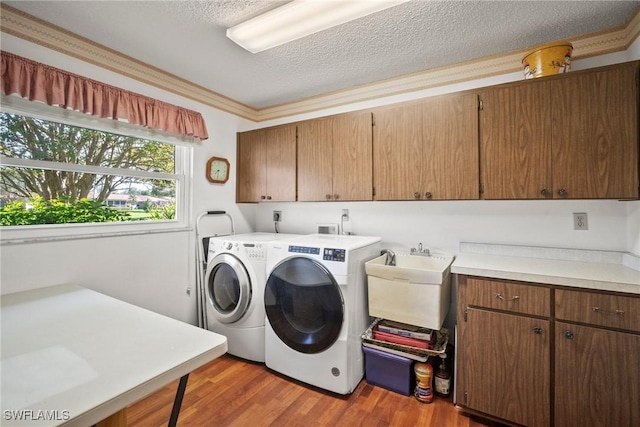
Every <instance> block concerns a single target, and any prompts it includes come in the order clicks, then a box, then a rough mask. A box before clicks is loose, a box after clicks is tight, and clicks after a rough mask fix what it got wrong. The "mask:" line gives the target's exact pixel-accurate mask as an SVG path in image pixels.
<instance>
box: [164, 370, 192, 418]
mask: <svg viewBox="0 0 640 427" xmlns="http://www.w3.org/2000/svg"><path fill="white" fill-rule="evenodd" d="M187 380H189V374H187V375H185V376H183V377H182V378H180V383H179V384H178V391H176V398H175V400H174V401H173V409H172V410H171V418H170V419H169V427H176V424H178V415H180V407H181V406H182V398H183V397H184V391H185V389H186V388H187Z"/></svg>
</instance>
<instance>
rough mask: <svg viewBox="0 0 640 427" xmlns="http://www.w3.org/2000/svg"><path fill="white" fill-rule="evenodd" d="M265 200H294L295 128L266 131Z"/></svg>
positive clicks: (293, 126)
mask: <svg viewBox="0 0 640 427" xmlns="http://www.w3.org/2000/svg"><path fill="white" fill-rule="evenodd" d="M265 144H266V158H267V161H266V195H267V200H273V201H280V202H293V201H295V200H296V126H295V125H291V126H278V127H274V128H269V129H267V130H266V142H265Z"/></svg>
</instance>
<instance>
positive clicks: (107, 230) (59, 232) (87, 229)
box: [0, 221, 191, 246]
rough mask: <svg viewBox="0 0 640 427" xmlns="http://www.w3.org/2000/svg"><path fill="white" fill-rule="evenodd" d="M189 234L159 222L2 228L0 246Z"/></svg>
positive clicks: (179, 226)
mask: <svg viewBox="0 0 640 427" xmlns="http://www.w3.org/2000/svg"><path fill="white" fill-rule="evenodd" d="M27 227H28V228H27ZM188 231H191V228H190V227H188V226H186V225H184V224H182V223H180V222H178V221H158V222H154V223H153V224H139V223H138V224H136V223H125V224H123V223H113V224H108V225H105V224H65V225H61V226H52V225H42V226H33V225H31V226H26V227H2V228H0V246H9V245H21V244H32V243H46V242H60V241H68V240H86V239H101V238H109V237H124V236H139V235H145V234H159V233H180V232H188Z"/></svg>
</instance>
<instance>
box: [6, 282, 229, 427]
mask: <svg viewBox="0 0 640 427" xmlns="http://www.w3.org/2000/svg"><path fill="white" fill-rule="evenodd" d="M0 314H1V321H2V323H1V325H2V358H1V364H0V368H1V375H2V390H1V391H2V394H1V399H2V403H1V406H2V420H1V422H0V424H2V425H11V426H19V425H33V426H44V425H65V426H82V427H86V426H90V425H93V424H96V423H97V422H99V421H101V420H103V419H105V418H107V417H109V416H111V415H112V414H114V413H116V412H118V411H119V410H121V409H123V408H125V407H127V406H128V405H130V404H132V403H133V402H135V401H137V400H139V399H141V398H143V397H145V396H147V395H148V394H150V393H152V392H154V391H156V390H157V389H159V388H161V387H163V386H165V385H166V384H169V383H170V382H172V381H174V380H176V379H178V378H180V377H182V376H183V375H186V374H188V373H189V372H191V371H193V370H194V369H196V368H198V367H200V366H202V365H204V364H206V363H208V362H210V361H211V360H213V359H215V358H217V357H220V356H221V355H223V354H224V353H225V352H226V351H227V340H226V338H225V337H224V336H222V335H219V334H215V333H213V332H209V331H207V330H204V329H200V328H197V327H195V326H192V325H189V324H187V323H184V322H180V321H177V320H175V319H171V318H169V317H166V316H163V315H160V314H157V313H153V312H151V311H148V310H145V309H142V308H140V307H137V306H134V305H131V304H128V303H125V302H123V301H119V300H117V299H114V298H111V297H108V296H106V295H103V294H100V293H98V292H95V291H92V290H89V289H85V288H82V287H80V286H74V285H60V286H54V287H50V288H44V289H37V290H33V291H27V292H19V293H15V294H10V295H3V296H2V300H1V311H0ZM8 411H9V412H8ZM43 411H48V412H43ZM8 417H9V418H8ZM16 417H22V418H27V419H26V420H23V421H19V420H16V419H15V418H16ZM34 418H36V420H35V421H34V420H33V419H34ZM37 418H40V419H39V420H37ZM46 418H54V420H51V421H47V420H46ZM167 421H168V420H167Z"/></svg>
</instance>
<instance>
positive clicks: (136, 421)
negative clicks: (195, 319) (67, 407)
mask: <svg viewBox="0 0 640 427" xmlns="http://www.w3.org/2000/svg"><path fill="white" fill-rule="evenodd" d="M177 384H178V382H177V381H176V382H174V383H172V384H170V385H168V386H166V387H164V388H162V389H161V390H159V391H158V392H156V393H154V394H152V395H151V396H149V397H147V398H145V399H143V400H141V401H139V402H137V403H136V404H134V405H132V406H130V407H129V408H128V413H127V419H128V425H129V426H138V427H153V426H158V427H159V426H166V425H167V422H168V420H169V417H170V414H171V407H172V405H173V399H174V396H175V392H176V389H177ZM495 425H496V424H493V423H491V422H490V421H487V420H481V419H477V418H474V417H470V416H467V415H463V414H462V413H460V412H459V411H458V410H456V409H455V408H454V406H453V403H452V402H451V399H444V398H438V397H436V399H435V401H434V402H433V403H431V404H425V403H421V402H418V401H417V400H416V399H415V398H414V397H413V396H404V395H402V394H398V393H394V392H392V391H388V390H386V389H384V388H381V387H377V386H373V385H371V384H368V383H367V382H366V380H364V379H363V380H362V381H361V382H360V384H359V385H358V387H357V388H356V389H355V390H354V392H353V393H352V394H350V395H348V396H341V395H337V394H333V393H330V392H327V391H324V390H321V389H319V388H315V387H312V386H309V385H307V384H304V383H301V382H298V381H295V380H292V379H289V378H287V377H285V376H283V375H280V374H278V373H275V372H273V371H271V370H269V369H267V368H266V367H265V366H264V365H263V364H259V363H253V362H248V361H245V360H243V359H239V358H236V357H234V356H230V355H224V356H222V357H221V358H219V359H216V360H214V361H213V362H211V363H209V364H208V365H205V366H203V367H202V368H200V369H198V370H196V371H194V372H192V373H191V375H190V376H189V382H188V385H187V390H186V392H185V396H184V401H183V403H182V411H181V412H180V418H179V420H178V426H180V427H183V426H238V427H245V426H251V427H254V426H274V427H275V426H278V427H280V426H287V427H288V426H301V427H302V426H305V427H307V426H349V427H355V426H367V427H373V426H429V427H480V426H495Z"/></svg>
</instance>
